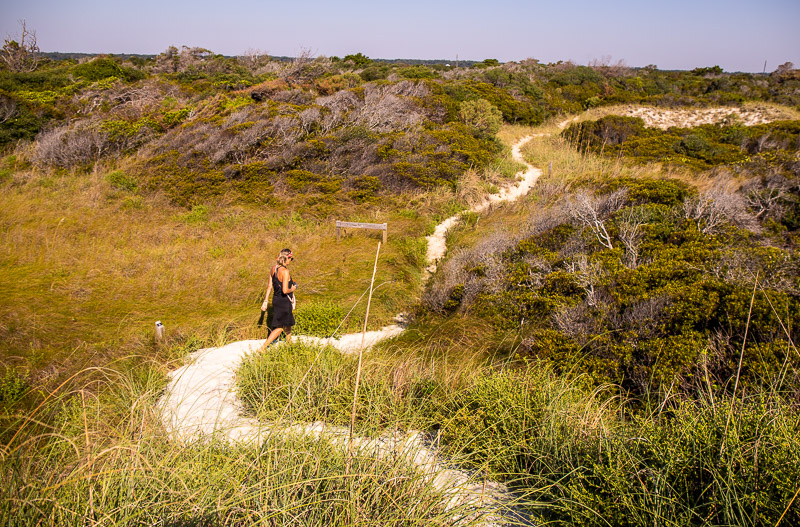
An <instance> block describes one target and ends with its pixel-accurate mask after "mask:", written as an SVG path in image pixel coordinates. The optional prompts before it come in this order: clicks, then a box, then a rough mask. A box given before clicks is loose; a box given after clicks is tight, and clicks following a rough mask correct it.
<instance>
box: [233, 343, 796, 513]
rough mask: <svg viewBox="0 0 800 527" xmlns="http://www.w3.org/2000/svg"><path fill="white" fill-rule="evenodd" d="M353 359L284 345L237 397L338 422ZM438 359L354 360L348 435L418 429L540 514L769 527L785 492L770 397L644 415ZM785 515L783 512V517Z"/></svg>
mask: <svg viewBox="0 0 800 527" xmlns="http://www.w3.org/2000/svg"><path fill="white" fill-rule="evenodd" d="M374 353H376V352H374V351H373V354H374ZM377 353H379V354H380V352H377ZM451 360H452V358H451ZM356 366H357V361H356V360H355V358H353V357H350V358H348V357H343V356H342V355H341V354H339V353H338V352H336V351H335V350H332V349H330V348H328V349H318V348H312V347H307V346H298V345H294V346H291V347H286V348H282V349H276V350H274V351H273V352H271V353H268V354H260V355H254V356H251V357H250V358H249V359H248V361H246V363H245V364H243V366H242V368H241V369H240V370H239V372H238V379H239V392H240V393H241V394H243V397H244V400H245V401H246V403H247V405H248V407H249V408H250V409H251V410H252V411H255V412H258V414H259V416H260V417H262V418H263V419H265V420H270V421H274V420H278V419H285V418H287V416H291V419H293V420H300V421H306V422H308V421H317V420H324V421H325V422H327V423H337V424H342V425H346V424H347V423H349V418H350V412H351V409H352V397H353V389H354V385H353V379H354V373H355V368H356ZM442 366H443V365H442V364H441V363H440V362H439V361H437V358H436V357H435V356H434V355H431V354H430V353H429V352H426V351H421V350H416V354H415V353H414V352H412V350H404V353H402V354H398V355H386V354H381V355H380V356H379V357H374V358H369V357H366V358H365V361H364V365H363V376H362V381H361V386H360V388H359V400H358V404H357V406H356V408H357V415H356V423H357V424H356V428H357V432H358V433H359V434H365V433H366V434H375V435H378V434H381V433H384V432H385V430H387V429H389V430H395V429H400V430H408V429H422V430H424V431H427V432H428V433H429V434H430V436H429V437H430V438H431V442H432V444H433V445H434V446H435V447H438V448H439V450H440V456H441V459H444V460H445V463H447V464H449V465H450V466H452V465H454V464H460V465H461V466H465V465H466V466H467V467H469V468H471V469H473V470H475V471H476V472H477V473H478V474H480V475H481V476H486V477H488V478H489V479H499V480H505V481H508V482H510V485H511V487H512V488H513V490H514V491H515V493H516V494H517V495H518V496H519V497H520V498H521V501H520V505H521V506H523V507H530V509H531V510H532V511H533V513H534V514H535V515H536V516H537V517H539V518H541V519H542V520H545V521H549V522H553V523H555V524H566V525H598V526H599V525H608V524H612V525H625V526H628V525H631V526H633V525H653V524H667V525H705V524H707V523H708V522H713V523H714V524H717V525H732V524H743V523H744V524H757V525H774V524H775V523H776V522H777V521H778V519H779V518H780V517H781V515H782V514H783V513H784V511H785V509H786V506H787V505H788V504H789V502H790V500H791V499H792V496H793V494H794V492H795V490H796V483H795V482H796V480H797V478H798V477H800V473H799V472H798V470H800V468H799V467H800V457H798V456H800V450H798V448H797V447H798V442H797V441H798V439H797V438H798V432H800V430H798V423H799V422H800V421H798V416H797V414H796V411H795V410H793V409H791V408H790V407H789V406H787V405H785V404H783V401H782V400H781V399H780V397H779V396H778V397H766V396H765V397H763V398H762V397H759V396H751V397H746V398H743V399H737V400H735V401H732V400H731V399H729V398H726V397H724V396H722V394H721V393H720V391H719V390H718V389H717V388H710V389H709V391H707V392H706V394H707V395H706V396H705V397H700V398H692V399H689V398H681V399H672V400H670V399H669V398H667V399H658V400H656V401H653V402H652V404H653V408H654V409H652V410H651V409H649V408H648V406H647V404H646V401H647V399H646V398H645V399H641V400H628V399H625V398H624V397H618V396H615V395H614V394H613V389H612V388H611V387H609V386H604V387H601V388H598V389H595V390H587V389H585V388H582V387H581V384H582V383H583V382H582V378H581V377H578V379H576V380H575V381H569V380H566V379H565V378H564V377H563V376H557V375H554V374H553V372H552V371H551V370H550V369H549V368H548V367H547V366H546V365H543V364H542V363H540V362H536V361H533V362H529V363H526V364H521V365H517V366H516V367H509V365H508V364H506V365H504V367H501V366H499V365H495V367H487V366H480V365H476V364H474V363H470V362H469V361H464V362H463V363H461V364H460V365H459V366H456V367H454V366H453V365H450V366H448V367H444V368H443V367H442ZM444 372H446V374H445V373H444ZM762 393H765V394H766V393H772V394H773V395H775V393H774V392H762ZM648 396H654V394H648ZM797 518H799V517H798V513H797V512H796V511H795V510H794V509H792V508H789V511H788V514H787V516H785V517H784V521H786V520H789V521H790V522H796V521H797Z"/></svg>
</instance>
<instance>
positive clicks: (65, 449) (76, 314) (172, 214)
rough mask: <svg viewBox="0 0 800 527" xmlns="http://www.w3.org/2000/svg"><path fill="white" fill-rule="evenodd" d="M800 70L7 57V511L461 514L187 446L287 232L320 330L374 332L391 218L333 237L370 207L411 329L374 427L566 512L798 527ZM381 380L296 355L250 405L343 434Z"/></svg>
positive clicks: (549, 509)
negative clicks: (419, 437)
mask: <svg viewBox="0 0 800 527" xmlns="http://www.w3.org/2000/svg"><path fill="white" fill-rule="evenodd" d="M798 83H800V78H799V77H798V75H797V71H796V70H790V71H781V72H776V73H775V74H772V75H746V74H726V73H724V72H721V71H718V69H716V68H700V69H697V70H695V71H691V72H663V71H659V70H657V69H655V68H642V69H630V68H620V67H611V66H608V65H596V66H595V67H592V68H589V67H583V66H576V65H573V64H569V63H559V64H547V65H545V64H539V63H538V62H536V61H534V60H529V61H524V62H522V63H509V64H498V63H496V61H485V62H484V63H477V64H474V65H472V66H471V67H469V68H458V69H455V68H448V67H446V66H444V65H420V64H413V65H412V64H387V63H377V62H372V61H369V59H367V58H366V57H363V56H351V57H345V58H344V59H337V58H331V59H327V58H317V59H311V58H309V57H300V58H297V59H295V60H293V61H278V60H270V59H269V58H264V57H262V58H258V57H250V58H249V59H247V60H235V59H231V58H226V57H222V56H218V55H214V54H213V53H210V52H207V51H205V50H199V49H188V48H186V49H183V50H177V49H171V50H167V52H165V53H164V54H162V55H160V56H158V57H155V58H153V59H147V60H145V59H141V58H140V59H137V60H134V61H132V62H131V61H129V62H124V61H122V60H120V59H118V58H114V57H101V58H98V59H96V60H93V61H84V62H82V63H77V62H75V61H70V60H64V61H51V62H48V63H45V64H44V65H43V66H42V67H40V69H39V70H38V71H36V72H33V73H29V74H21V73H12V72H8V71H3V72H0V103H2V108H3V111H4V112H7V114H8V118H7V119H5V121H4V122H3V123H2V132H1V133H0V144H2V147H3V148H4V149H5V150H4V157H3V159H2V164H1V165H0V187H1V188H2V192H3V207H0V233H2V236H1V237H0V247H1V250H0V341H2V342H3V346H2V357H1V359H2V364H3V369H2V378H1V379H0V409H1V410H2V414H0V420H2V429H0V435H1V436H2V438H3V440H2V442H0V443H1V444H2V449H0V459H2V464H1V465H2V471H1V472H0V478H2V485H0V489H2V490H0V517H2V518H3V521H4V522H5V523H8V524H12V525H85V523H86V522H87V521H92V522H94V523H97V524H100V525H152V524H155V523H163V524H168V525H237V524H243V523H261V524H265V525H284V524H291V523H295V524H341V525H354V524H359V525H385V524H387V523H400V524H404V525H405V524H408V525H419V524H437V523H438V524H451V523H453V522H454V521H455V520H454V518H458V517H462V519H464V523H465V524H467V523H468V522H469V520H470V516H469V515H470V511H468V510H465V509H464V510H461V509H459V510H455V511H449V512H446V511H445V510H444V509H443V508H442V495H441V493H440V492H439V491H436V489H434V488H432V487H431V486H430V485H428V484H426V483H425V481H423V480H422V479H421V478H420V476H419V474H417V473H415V472H414V471H412V470H410V469H409V468H408V467H406V466H404V465H401V464H393V463H388V462H386V463H385V462H379V461H375V460H371V459H368V458H359V459H357V461H356V464H355V466H354V467H352V468H351V470H347V469H346V468H345V465H346V460H345V459H344V455H343V454H342V453H341V452H339V451H337V450H335V449H333V448H331V447H330V445H327V444H326V443H325V442H308V441H306V440H303V439H301V438H296V437H295V438H291V437H284V436H281V437H273V438H271V439H270V440H269V441H267V442H265V443H264V444H263V445H261V448H260V449H258V450H257V451H254V450H253V449H250V448H246V447H237V446H233V445H227V444H221V443H215V442H209V443H202V442H198V443H190V444H178V443H174V442H172V441H170V440H169V438H168V437H167V436H166V434H165V432H164V429H163V427H162V425H161V423H160V421H159V417H158V415H157V412H156V411H155V402H156V401H157V399H158V397H159V395H160V393H161V391H162V390H163V388H164V386H165V384H166V372H167V371H169V370H171V369H174V368H176V367H178V366H180V365H181V364H182V363H183V360H184V359H185V357H186V355H187V354H188V353H189V352H191V351H193V350H195V349H198V348H199V347H203V346H209V345H221V344H224V343H227V342H231V341H235V340H241V339H245V338H263V337H264V336H265V330H264V329H263V328H258V327H256V326H255V321H256V319H257V318H258V314H259V306H260V304H261V301H262V299H263V295H264V292H265V285H266V284H265V279H266V276H267V271H268V268H269V266H270V264H271V262H272V261H273V259H274V257H275V256H276V254H277V252H278V251H279V250H280V249H281V248H283V247H287V246H289V247H292V248H293V249H294V252H295V255H296V259H295V262H294V263H293V268H292V272H293V275H294V277H295V278H296V279H297V280H298V282H299V284H300V288H299V289H298V299H299V305H298V312H297V318H298V321H299V323H298V327H297V328H296V329H297V331H298V332H303V331H304V329H305V331H314V332H318V333H320V334H326V333H329V332H330V331H332V330H333V329H334V328H335V327H336V325H337V324H338V322H339V321H341V320H342V319H343V317H344V315H345V314H346V313H347V312H348V311H349V310H350V309H351V308H352V307H353V306H354V305H355V306H356V307H355V308H354V309H353V312H352V313H351V315H350V317H349V318H348V320H347V321H345V323H344V326H343V330H344V331H351V330H355V329H356V328H359V327H360V324H361V322H363V316H364V309H365V303H364V300H362V301H361V302H360V303H358V304H357V301H358V299H359V298H360V297H361V296H362V293H363V292H364V291H365V290H366V289H367V287H368V286H369V278H370V277H371V269H372V263H373V261H374V251H375V248H376V246H377V242H378V240H379V235H378V234H376V233H369V232H364V231H355V232H350V233H347V235H345V236H344V237H343V239H342V240H341V241H339V242H337V241H336V238H335V233H334V223H333V222H334V220H335V219H344V220H350V221H368V222H387V223H388V224H389V241H388V244H386V246H384V247H382V248H381V259H380V264H379V268H378V276H377V278H376V284H377V285H378V288H377V290H376V292H375V296H374V297H373V302H372V313H371V317H370V326H371V327H373V328H376V327H379V326H381V325H383V324H385V323H388V322H389V321H391V320H392V317H393V316H394V315H395V314H397V313H399V312H406V313H410V314H411V315H412V323H411V325H410V326H409V328H408V330H407V331H406V332H405V333H404V334H403V335H402V336H400V337H399V338H397V339H395V340H393V341H392V342H390V343H386V344H384V345H383V346H382V347H380V348H379V349H377V350H375V351H374V352H373V353H372V354H370V355H369V356H367V357H366V360H365V363H364V365H363V372H362V373H363V381H362V382H363V385H362V387H361V390H360V391H359V394H360V397H359V400H358V404H357V408H356V410H357V413H356V417H357V419H356V430H357V432H358V433H361V434H366V435H380V434H383V433H387V432H391V431H394V430H400V431H407V430H412V429H414V430H421V431H423V433H424V434H426V437H428V438H429V439H430V441H432V442H435V444H436V445H437V446H438V447H439V448H440V452H441V455H442V456H444V457H446V459H448V460H449V461H450V462H452V463H453V464H454V465H457V466H463V467H468V468H470V469H471V470H474V471H475V472H474V473H475V478H476V480H478V481H480V480H483V479H484V478H485V479H487V480H489V481H504V482H505V483H506V484H508V485H509V487H510V488H511V489H512V490H513V492H514V494H513V496H512V497H511V498H510V501H511V504H512V505H514V506H515V507H517V510H518V511H523V512H524V513H525V514H532V515H534V516H536V517H539V518H542V519H543V520H545V521H547V522H550V523H553V524H558V525H653V524H664V525H687V524H690V525H779V524H780V525H792V524H795V523H798V522H800V517H799V516H798V510H800V509H798V508H797V503H796V498H797V492H798V489H797V485H796V482H797V481H798V480H800V474H798V469H797V467H800V459H798V452H800V445H799V444H798V437H800V434H798V423H800V414H799V413H798V408H797V402H798V401H797V393H798V391H797V389H798V387H799V386H798V382H799V381H800V377H798V367H800V354H798V352H797V349H796V348H795V345H794V341H795V340H796V335H795V332H796V330H795V328H796V327H797V320H796V319H797V317H798V302H797V300H798V289H797V284H798V278H800V274H798V270H797V265H796V262H797V254H796V252H797V247H796V245H797V244H796V240H797V229H798V226H799V225H798V222H797V219H796V216H797V215H796V210H795V209H796V208H797V204H798V203H800V201H798V200H800V195H798V194H799V193H798V190H797V189H798V188H800V187H799V186H798V184H797V183H798V181H800V173H798V167H799V166H800V162H798V158H797V156H798V149H799V148H800V144H799V143H798V133H797V120H796V118H797V113H796V112H797V105H798V103H800V100H798V99H797V86H798ZM750 101H758V103H759V104H764V103H765V102H769V103H770V104H772V105H773V106H772V108H773V109H774V108H777V110H775V111H776V112H778V113H777V114H776V115H780V116H781V117H782V120H781V121H777V122H770V123H762V124H755V125H750V124H745V123H743V122H738V121H736V120H735V119H733V120H728V121H727V122H726V123H723V124H722V125H703V126H680V127H672V128H666V129H655V128H651V127H646V126H644V124H645V123H644V121H642V120H641V119H639V118H637V117H635V116H632V113H630V112H629V111H628V110H627V109H626V108H628V106H619V104H620V103H623V104H625V105H629V104H633V103H636V104H640V103H642V104H649V105H653V106H652V107H655V108H657V109H659V110H673V109H678V108H677V107H686V106H689V107H691V108H694V109H698V108H706V107H715V108H716V107H717V106H718V105H721V104H722V105H726V104H727V105H731V106H730V108H732V109H747V108H748V107H750V106H749V105H750ZM585 109H592V110H591V112H590V113H586V114H583V115H582V116H581V117H580V118H579V119H576V120H574V122H569V123H566V126H565V129H564V130H563V131H562V130H561V129H560V128H558V127H557V126H556V124H557V123H560V122H563V121H565V120H566V119H568V118H569V114H571V113H573V112H579V111H582V110H585ZM628 109H629V108H628ZM530 134H543V135H542V136H538V137H535V138H534V139H533V140H532V141H531V142H530V143H529V145H528V146H527V147H526V148H525V149H524V153H525V155H526V157H527V159H528V160H529V161H530V162H531V163H533V164H535V165H536V166H539V167H542V168H543V169H544V170H545V175H544V176H543V177H542V178H541V179H540V180H539V182H538V184H537V186H536V188H535V190H534V191H533V192H532V193H531V194H530V195H529V196H527V197H525V198H524V199H522V200H520V201H519V202H517V203H515V204H513V205H504V206H498V207H495V208H494V209H492V210H491V211H490V212H489V213H487V214H482V215H477V214H470V213H468V214H465V215H464V216H463V219H462V222H461V223H460V224H459V226H458V227H457V228H455V229H454V230H453V231H452V232H451V233H449V235H448V247H449V249H448V254H447V256H446V258H445V261H444V262H442V265H440V267H439V271H438V272H437V274H436V275H435V276H434V277H433V279H432V280H431V281H430V282H429V283H428V284H427V285H425V286H424V287H423V286H422V280H421V277H422V274H421V273H422V268H423V264H424V259H425V242H424V236H426V235H427V234H430V232H431V231H432V229H433V227H434V225H435V224H436V223H437V222H438V221H440V220H441V219H443V218H445V217H448V216H450V215H452V214H454V213H456V212H458V211H461V210H463V209H465V208H466V207H468V206H469V205H470V204H471V203H474V202H476V200H478V199H479V198H480V197H481V196H485V195H486V194H487V193H490V192H494V191H496V189H497V187H498V185H500V184H504V183H507V182H508V181H509V179H510V178H511V177H512V176H513V174H514V172H515V170H516V169H517V168H518V167H516V166H515V164H514V163H513V162H511V161H510V156H509V145H510V144H511V143H513V142H514V141H515V140H516V139H518V138H520V137H522V136H525V135H530ZM551 163H552V164H551ZM356 304H357V305H356ZM156 320H161V321H162V322H164V323H165V325H166V326H167V341H166V342H165V343H163V344H161V345H156V344H155V343H154V342H153V324H154V322H155V321H156ZM304 324H305V326H304ZM356 367H357V365H356V362H355V361H354V360H353V359H352V358H348V357H343V356H341V355H339V354H337V353H335V352H333V351H332V350H330V349H316V348H309V347H304V346H294V347H284V348H279V349H277V350H272V351H271V353H269V354H263V355H259V356H254V357H251V359H250V360H249V361H248V362H247V363H246V364H244V365H243V366H242V368H241V369H240V370H239V371H238V373H237V379H238V382H239V386H238V390H239V394H240V396H241V398H242V400H243V402H244V403H245V405H246V406H247V408H248V411H249V412H250V413H251V414H252V415H253V416H256V417H258V418H260V419H262V420H264V421H270V420H273V419H275V418H276V417H279V416H285V415H289V416H290V417H291V419H293V420H296V421H301V422H304V421H313V420H325V421H327V422H331V423H338V424H348V423H349V418H350V413H349V412H350V409H351V404H352V393H353V388H354V385H353V383H354V371H355V368H356ZM473 519H474V518H473Z"/></svg>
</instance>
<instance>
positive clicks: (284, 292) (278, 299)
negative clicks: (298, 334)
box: [261, 249, 297, 350]
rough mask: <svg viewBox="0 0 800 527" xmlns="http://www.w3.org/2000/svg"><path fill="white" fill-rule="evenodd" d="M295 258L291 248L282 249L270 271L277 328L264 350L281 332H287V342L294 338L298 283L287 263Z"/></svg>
mask: <svg viewBox="0 0 800 527" xmlns="http://www.w3.org/2000/svg"><path fill="white" fill-rule="evenodd" d="M293 260H294V254H292V251H291V250H289V249H284V250H283V251H281V255H280V256H278V260H277V262H276V265H275V267H273V272H270V275H271V278H272V290H273V291H274V293H273V295H272V327H273V328H275V329H273V330H272V332H271V333H270V334H269V337H268V338H267V341H266V342H265V343H264V346H263V347H262V348H261V349H262V350H263V349H264V348H266V347H267V346H269V345H270V344H272V342H273V341H274V340H275V339H277V338H278V337H279V336H280V334H281V332H284V333H286V342H287V343H289V342H291V339H292V326H294V315H293V314H292V308H293V302H294V291H295V289H297V283H296V282H295V281H294V280H292V277H291V275H290V274H289V269H288V267H287V265H289V263H290V262H292V261H293Z"/></svg>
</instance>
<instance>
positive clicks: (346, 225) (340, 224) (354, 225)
mask: <svg viewBox="0 0 800 527" xmlns="http://www.w3.org/2000/svg"><path fill="white" fill-rule="evenodd" d="M342 229H375V230H378V231H383V243H384V244H385V243H386V235H387V234H388V232H389V229H388V224H386V223H362V222H359V221H339V220H336V241H339V240H340V239H341V231H342Z"/></svg>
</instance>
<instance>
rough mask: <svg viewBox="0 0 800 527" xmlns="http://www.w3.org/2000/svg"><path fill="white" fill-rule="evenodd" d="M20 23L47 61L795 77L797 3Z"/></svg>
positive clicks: (298, 9) (9, 8)
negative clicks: (170, 51)
mask: <svg viewBox="0 0 800 527" xmlns="http://www.w3.org/2000/svg"><path fill="white" fill-rule="evenodd" d="M20 20H25V22H26V24H27V27H28V29H29V30H31V29H32V30H35V31H36V37H37V43H38V45H39V49H41V50H42V51H61V52H81V53H141V54H157V53H160V52H162V51H164V50H165V49H166V48H167V47H169V46H171V45H174V46H177V47H180V46H182V45H186V46H199V47H203V48H207V49H210V50H211V51H213V52H215V53H222V54H224V55H241V54H244V53H245V52H246V51H247V50H248V49H252V50H261V51H263V52H266V53H268V54H270V55H275V56H296V55H298V54H299V53H301V52H303V51H304V50H307V51H310V52H311V54H312V55H314V56H317V55H325V56H334V55H335V56H339V57H343V56H345V55H348V54H354V53H359V52H360V53H363V54H364V55H367V56H368V57H371V58H383V59H397V58H400V59H412V58H415V59H448V60H451V61H455V60H456V58H459V59H462V60H464V59H466V60H484V59H487V58H494V59H498V60H500V61H501V62H508V61H520V60H524V59H526V58H535V59H538V60H539V61H540V62H557V61H559V60H563V61H568V60H571V61H573V62H575V63H578V64H588V63H589V62H591V61H601V62H602V61H607V62H610V63H612V64H616V63H618V62H620V61H622V62H624V64H626V65H628V66H647V65H650V64H655V65H656V66H658V67H659V68H660V69H684V70H685V69H692V68H695V67H705V66H714V65H719V66H721V67H722V69H724V70H725V71H729V72H735V71H747V72H760V71H762V70H763V69H764V63H765V61H766V71H768V72H769V71H774V70H775V69H776V68H777V67H778V66H779V65H781V64H783V63H785V62H793V63H794V64H795V67H800V30H798V28H800V0H760V1H756V0H713V1H712V0H660V1H652V0H650V1H648V0H638V1H637V0H605V1H597V0H550V1H547V2H543V1H540V0H528V1H519V0H517V1H512V0H483V1H476V0H460V1H455V0H405V1H402V0H397V1H392V2H386V1H383V0H373V1H359V0H338V1H324V0H295V1H293V2H292V1H282V2H276V1H274V0H260V1H259V0H223V1H220V0H215V1H209V0H193V1H188V0H136V1H127V2H120V1H118V0H59V1H55V0H0V36H2V38H4V39H6V38H12V39H16V38H18V35H19V32H20V26H19V23H18V21H20Z"/></svg>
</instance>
